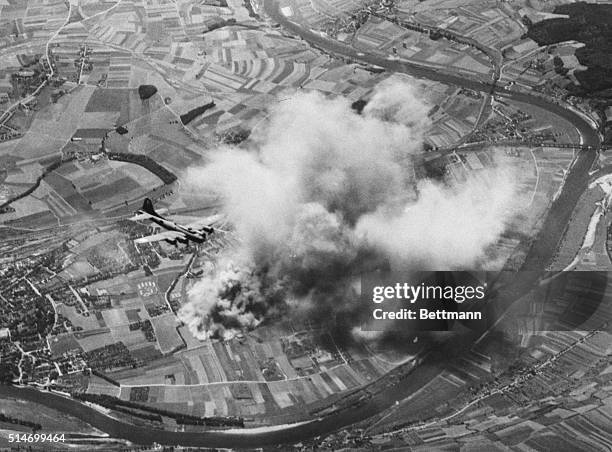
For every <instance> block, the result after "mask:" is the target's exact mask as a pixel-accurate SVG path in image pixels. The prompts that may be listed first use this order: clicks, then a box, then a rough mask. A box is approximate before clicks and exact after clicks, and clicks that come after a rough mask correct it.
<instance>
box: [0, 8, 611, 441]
mask: <svg viewBox="0 0 612 452" xmlns="http://www.w3.org/2000/svg"><path fill="white" fill-rule="evenodd" d="M264 8H265V11H266V13H267V14H268V15H269V16H270V17H272V19H273V20H275V21H276V22H278V23H280V24H281V25H282V26H284V27H285V28H286V29H287V30H289V31H291V32H292V33H294V34H296V35H299V36H301V37H302V38H303V39H305V40H306V41H308V42H309V43H310V44H311V45H313V46H315V47H318V48H321V49H323V50H325V51H327V52H331V53H334V54H337V55H339V56H344V57H347V58H350V59H353V60H356V61H362V62H365V63H368V64H373V65H377V66H381V67H384V68H385V69H387V70H389V71H392V72H403V73H406V74H410V75H412V76H415V77H419V78H426V79H429V80H434V81H439V82H443V83H447V84H454V85H458V86H462V87H464V88H468V89H472V90H476V91H481V92H487V93H493V92H495V86H494V85H492V84H490V83H488V82H483V81H479V80H475V79H471V78H468V77H467V76H463V75H457V74H452V73H449V72H443V71H439V70H436V69H432V68H428V67H422V66H417V65H414V64H410V63H407V62H401V61H394V60H387V59H386V58H384V57H380V56H377V55H371V54H358V52H357V51H356V50H355V49H353V48H351V47H349V46H346V45H344V44H342V43H340V42H337V41H332V40H329V39H326V38H324V37H322V36H320V35H318V34H316V33H313V32H312V31H310V30H306V29H303V28H301V27H300V26H299V25H297V24H295V23H293V22H291V21H289V20H287V18H286V17H285V16H283V15H282V14H281V13H280V12H279V10H278V5H277V3H276V2H275V0H264ZM496 94H497V95H499V96H502V97H505V98H510V99H513V100H516V101H519V102H525V103H529V104H532V105H535V106H538V107H540V108H544V109H546V110H547V111H548V112H549V113H551V114H555V115H557V116H560V117H562V118H564V119H566V120H568V121H570V122H571V123H572V124H573V125H574V126H575V127H576V129H577V130H578V131H579V133H580V135H581V138H582V143H583V144H585V145H587V146H592V147H593V148H594V149H599V148H600V147H601V140H600V137H599V135H598V133H597V132H596V131H595V130H593V128H592V127H591V126H590V124H589V123H588V121H586V120H585V119H583V118H582V117H581V116H580V115H578V114H576V113H574V112H572V111H570V110H567V109H565V108H563V107H562V106H560V105H557V104H555V103H552V102H550V101H547V100H546V99H543V98H540V97H537V96H534V95H531V94H526V93H515V92H508V91H498V92H496ZM596 156H597V153H596V152H595V151H583V152H581V153H580V154H579V156H578V158H577V160H576V162H575V164H574V166H573V167H572V169H571V170H570V171H569V173H568V175H567V178H566V183H565V185H564V188H563V191H562V193H561V195H560V196H559V197H558V199H557V201H555V203H553V206H552V208H551V210H550V213H549V215H548V217H547V219H546V221H545V223H544V226H543V229H542V232H541V233H540V235H539V236H538V237H537V239H536V240H535V242H534V244H533V245H532V247H531V249H530V252H529V254H528V257H527V260H526V263H525V268H528V269H530V268H532V269H534V270H536V271H535V272H524V273H520V275H533V276H527V277H525V276H523V277H522V278H523V279H522V280H521V281H516V282H517V285H516V286H515V289H514V290H513V291H512V293H508V294H506V297H505V298H506V299H507V303H510V302H511V301H512V299H515V298H514V296H515V295H517V294H518V293H519V292H522V290H529V288H530V287H531V286H532V284H533V283H534V282H535V281H537V278H538V277H539V276H540V275H541V273H542V271H543V269H544V267H545V265H546V263H548V262H549V260H550V258H551V257H552V253H554V251H555V250H556V245H557V244H558V242H559V240H560V239H561V236H562V233H563V228H564V227H565V225H566V224H567V220H568V219H569V216H570V215H571V212H572V210H573V208H574V206H575V205H576V202H577V200H578V198H579V197H580V194H581V193H582V191H583V190H584V188H586V184H587V181H588V171H589V168H590V167H591V166H592V164H593V162H594V160H595V158H596ZM517 279H518V278H517ZM501 304H502V306H501V307H502V308H503V307H504V305H505V304H506V303H503V302H502V303H501ZM498 308H500V306H498ZM442 369H443V366H440V363H426V364H425V365H422V366H418V367H417V369H416V370H415V374H423V375H419V376H418V377H417V375H415V374H413V375H412V378H407V379H403V380H402V382H401V384H397V385H393V386H392V387H389V388H388V390H384V391H382V392H381V393H380V394H379V395H375V396H373V397H372V398H371V399H370V400H369V401H366V402H364V403H363V404H362V405H361V406H359V407H358V408H354V409H350V410H346V411H343V412H342V413H338V414H334V415H331V416H327V417H325V418H324V419H318V420H315V421H313V422H312V423H310V424H306V425H302V426H299V427H293V428H288V429H285V430H280V431H275V432H268V433H258V434H232V433H224V432H208V433H181V432H166V431H160V430H156V429H150V428H145V427H139V426H133V425H129V424H126V423H123V422H120V421H117V420H114V419H111V418H109V417H107V416H105V415H103V414H101V413H99V412H97V411H95V410H93V409H91V408H90V407H87V406H85V405H83V404H81V403H79V402H77V401H75V400H71V399H68V398H64V397H59V396H57V395H52V394H49V393H39V392H38V391H34V390H32V389H17V388H8V387H6V386H0V396H2V395H4V396H14V397H18V398H20V399H24V400H31V401H35V402H38V403H43V404H45V405H48V406H51V407H54V408H56V409H59V410H61V411H65V412H68V413H72V414H73V415H76V416H82V417H84V418H85V419H87V420H88V422H90V423H91V424H92V425H93V426H94V427H96V428H98V429H100V430H103V431H105V432H107V433H109V434H110V435H111V436H112V437H118V438H126V439H129V440H131V441H133V442H136V443H139V444H147V443H151V442H152V441H155V442H158V443H161V444H181V445H183V446H196V445H197V446H208V447H259V446H262V445H266V444H275V443H283V442H296V441H300V440H304V439H307V438H310V437H314V436H318V435H323V434H326V433H329V432H332V431H334V430H337V429H338V428H341V427H342V426H345V425H349V424H352V423H355V422H357V421H360V420H363V419H366V418H368V417H370V416H372V415H374V414H376V413H378V412H380V411H382V410H384V409H386V408H388V407H389V406H390V405H391V404H392V403H394V401H395V400H398V399H402V398H404V397H406V396H407V395H409V394H411V393H413V392H415V391H416V390H418V385H419V382H420V381H429V380H430V379H432V378H434V377H435V375H437V374H438V373H439V372H440V371H441V370H442Z"/></svg>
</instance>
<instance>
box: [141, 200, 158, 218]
mask: <svg viewBox="0 0 612 452" xmlns="http://www.w3.org/2000/svg"><path fill="white" fill-rule="evenodd" d="M142 210H143V212H146V213H148V214H149V215H153V216H155V217H159V216H160V215H159V214H158V213H157V212H156V211H155V208H153V202H152V201H151V200H150V199H149V198H145V200H144V202H143V203H142Z"/></svg>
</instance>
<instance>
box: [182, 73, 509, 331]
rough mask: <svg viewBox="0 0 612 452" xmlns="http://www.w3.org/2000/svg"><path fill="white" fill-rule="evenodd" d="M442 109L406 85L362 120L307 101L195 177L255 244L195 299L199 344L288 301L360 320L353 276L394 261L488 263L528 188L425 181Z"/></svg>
mask: <svg viewBox="0 0 612 452" xmlns="http://www.w3.org/2000/svg"><path fill="white" fill-rule="evenodd" d="M429 109H430V108H429V106H428V105H427V104H426V103H424V102H423V101H422V100H421V99H419V97H418V95H417V93H416V92H415V89H414V87H413V86H412V85H409V84H407V83H405V82H397V81H391V82H389V81H388V82H385V83H383V84H381V85H379V86H378V87H377V88H376V90H375V92H374V93H373V96H372V98H371V100H370V102H369V104H368V105H367V106H366V108H364V110H363V114H362V115H359V114H357V113H355V112H354V111H353V110H352V109H351V107H350V103H349V102H348V101H347V100H345V99H342V98H336V99H329V98H326V97H324V96H323V95H321V94H318V93H309V94H300V95H296V96H295V97H294V98H292V99H291V100H289V101H286V102H283V103H281V104H279V105H278V106H277V107H276V108H274V109H273V111H272V112H271V117H270V121H269V123H268V124H267V127H266V129H265V131H264V132H263V133H261V134H260V136H259V137H255V138H254V140H253V143H252V145H251V147H250V148H249V149H248V150H241V149H235V148H229V147H224V148H220V149H218V150H217V151H216V152H215V153H214V154H213V155H212V156H211V162H210V163H209V164H208V165H207V166H205V167H203V168H196V169H190V170H189V172H188V174H187V178H186V179H187V185H188V186H190V187H192V188H193V189H194V190H196V191H199V192H202V193H210V192H211V191H213V192H216V193H218V194H220V195H221V196H222V198H223V199H224V201H225V210H226V214H227V216H228V219H229V221H230V222H231V223H232V224H233V225H234V226H235V228H236V231H237V233H238V235H239V236H240V237H241V240H242V244H241V249H240V250H238V251H236V250H233V251H232V255H231V256H224V257H222V259H221V262H220V265H218V266H217V270H216V271H215V272H214V273H213V274H212V275H210V276H208V277H205V278H203V279H202V280H200V281H199V282H198V283H196V284H195V285H194V287H193V288H192V290H191V291H190V292H189V302H188V303H187V304H186V305H185V306H184V307H183V308H182V309H181V311H180V313H179V316H180V318H181V319H182V320H183V321H184V322H185V323H186V324H187V325H188V326H189V327H190V329H191V330H192V331H193V332H194V334H196V335H197V336H198V337H205V336H210V335H219V336H223V337H227V336H228V335H231V334H233V333H234V332H236V331H238V330H240V329H241V328H252V327H255V326H257V325H258V324H259V323H260V322H261V321H262V320H263V319H264V316H265V315H266V314H267V313H268V312H269V311H270V310H273V311H277V312H281V311H282V310H283V307H284V306H286V303H287V302H288V301H291V302H292V303H294V304H297V305H301V306H304V307H305V308H304V309H310V310H311V312H315V313H318V314H319V315H326V314H328V313H329V314H332V315H333V313H335V312H338V311H339V310H342V309H347V308H348V309H350V306H349V303H352V302H356V301H353V300H355V298H354V291H353V290H352V289H351V288H352V282H353V279H354V278H355V277H356V276H358V274H359V272H360V271H363V269H364V266H365V267H367V265H371V264H372V261H374V262H376V261H378V260H380V259H383V260H386V261H389V262H391V263H392V264H393V265H398V266H399V265H419V266H428V267H430V268H433V269H436V270H442V269H452V268H459V267H470V266H473V265H476V264H478V262H479V260H481V259H482V258H483V256H484V253H485V250H486V248H487V247H488V246H489V245H491V244H492V243H494V242H495V240H496V239H497V238H498V236H499V234H500V233H501V232H502V231H503V229H504V226H505V224H506V221H507V220H508V219H509V217H510V215H511V211H512V208H511V202H512V196H513V193H514V186H513V184H512V182H511V178H510V177H508V176H507V175H505V174H504V173H503V172H502V171H491V172H488V173H487V172H484V173H483V174H482V175H481V176H480V177H478V178H477V179H476V178H474V179H473V180H468V181H467V182H466V183H464V184H461V185H459V186H450V187H449V186H445V185H442V184H440V183H436V182H433V181H421V182H419V183H418V184H417V181H415V180H414V178H413V176H412V175H413V174H414V171H413V158H412V157H413V155H414V154H415V153H416V152H417V151H420V148H421V145H422V139H423V133H424V131H425V130H426V128H427V126H428V125H429V123H428V119H427V115H426V112H427V111H428V110H429ZM415 186H416V187H417V190H416V192H415ZM417 193H418V196H417ZM415 199H416V201H415ZM235 253H238V254H239V255H240V258H236V257H235ZM232 262H233V263H232Z"/></svg>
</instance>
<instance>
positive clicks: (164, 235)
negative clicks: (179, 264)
mask: <svg viewBox="0 0 612 452" xmlns="http://www.w3.org/2000/svg"><path fill="white" fill-rule="evenodd" d="M184 238H185V234H183V233H182V232H177V231H164V232H160V233H159V234H153V235H148V236H146V237H140V238H138V239H136V240H134V243H151V242H160V241H162V240H175V239H184Z"/></svg>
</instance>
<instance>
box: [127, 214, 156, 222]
mask: <svg viewBox="0 0 612 452" xmlns="http://www.w3.org/2000/svg"><path fill="white" fill-rule="evenodd" d="M149 218H151V215H149V214H148V213H137V214H136V215H134V216H132V217H130V218H128V220H130V221H140V220H147V219H149Z"/></svg>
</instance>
